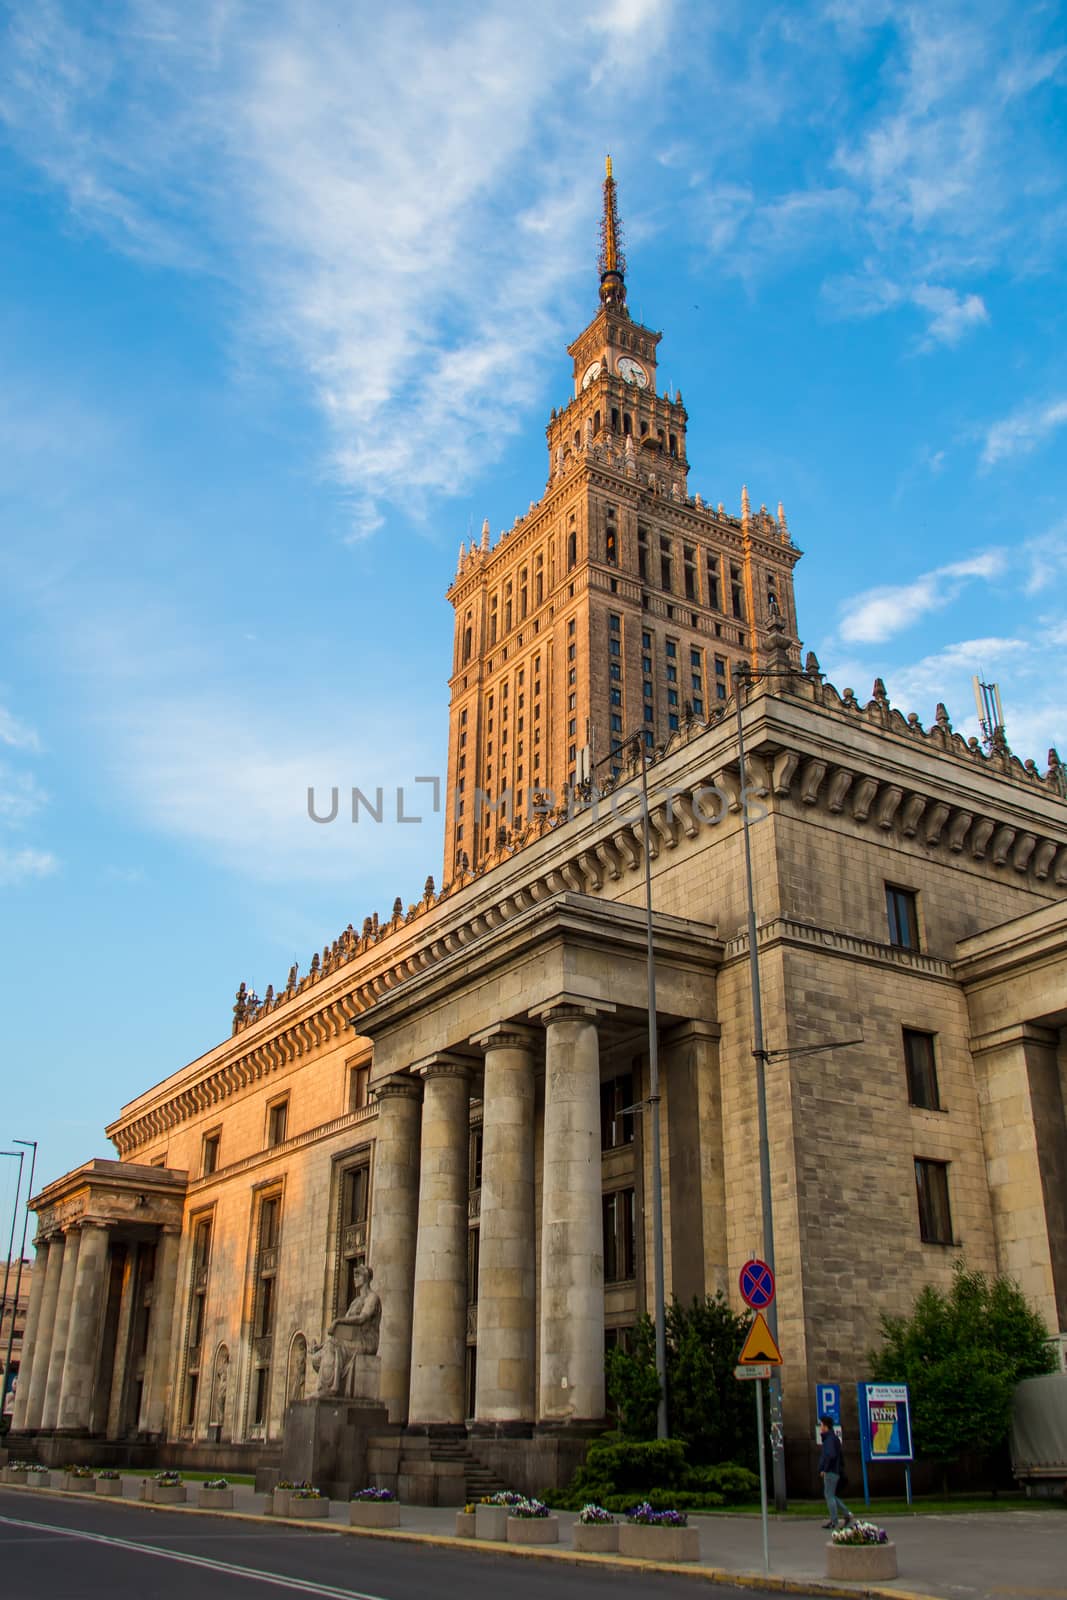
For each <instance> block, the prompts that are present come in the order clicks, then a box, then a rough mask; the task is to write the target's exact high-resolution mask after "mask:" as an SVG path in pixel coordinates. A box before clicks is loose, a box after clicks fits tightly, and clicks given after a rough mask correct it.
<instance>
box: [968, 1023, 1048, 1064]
mask: <svg viewBox="0 0 1067 1600" xmlns="http://www.w3.org/2000/svg"><path fill="white" fill-rule="evenodd" d="M1058 1038H1059V1035H1058V1032H1057V1030H1056V1029H1055V1028H1049V1027H1046V1026H1044V1025H1043V1024H1042V1023H1040V1022H1009V1023H1007V1024H1006V1025H1005V1026H1004V1027H1001V1028H992V1029H990V1031H989V1032H988V1033H983V1034H976V1035H972V1036H971V1039H970V1041H969V1045H970V1051H971V1054H972V1055H975V1056H977V1055H983V1054H985V1052H986V1051H988V1050H1004V1049H1008V1048H1010V1047H1011V1046H1013V1045H1027V1044H1036V1045H1042V1046H1044V1047H1046V1048H1052V1049H1055V1047H1056V1044H1057V1041H1058Z"/></svg>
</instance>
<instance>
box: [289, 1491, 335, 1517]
mask: <svg viewBox="0 0 1067 1600" xmlns="http://www.w3.org/2000/svg"><path fill="white" fill-rule="evenodd" d="M329 1515H330V1502H329V1500H328V1499H327V1498H326V1496H325V1495H324V1494H323V1495H318V1496H317V1497H314V1498H310V1499H307V1500H301V1498H300V1496H299V1495H297V1494H291V1495H290V1497H289V1516H291V1517H301V1518H304V1519H306V1520H307V1521H309V1522H310V1521H311V1519H312V1518H313V1517H328V1516H329Z"/></svg>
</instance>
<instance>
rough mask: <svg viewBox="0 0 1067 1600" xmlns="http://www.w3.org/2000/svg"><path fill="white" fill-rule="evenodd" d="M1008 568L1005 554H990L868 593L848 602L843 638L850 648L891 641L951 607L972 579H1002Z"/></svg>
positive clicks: (842, 625)
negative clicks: (1006, 567) (895, 636)
mask: <svg viewBox="0 0 1067 1600" xmlns="http://www.w3.org/2000/svg"><path fill="white" fill-rule="evenodd" d="M1005 566H1006V557H1005V555H1004V553H1003V551H1000V550H988V551H985V552H984V553H983V554H981V555H977V556H973V557H971V558H970V559H968V560H966V561H954V562H950V563H949V564H948V565H947V566H943V567H935V568H934V569H933V571H931V572H924V573H921V574H920V575H919V576H918V577H917V578H914V579H913V580H912V581H911V582H910V583H901V584H886V585H883V586H881V587H879V588H876V589H866V590H864V591H863V593H862V594H858V595H855V596H853V598H852V599H851V600H848V601H846V602H845V605H844V607H843V609H842V615H841V623H840V634H841V638H842V639H844V640H845V641H846V642H847V643H849V644H875V643H880V642H882V641H883V640H886V639H890V638H892V637H893V635H894V634H897V633H900V632H902V631H903V630H904V629H905V628H909V627H911V626H912V624H913V623H916V622H918V621H919V619H920V618H921V617H924V616H926V615H928V613H930V612H931V611H939V610H941V609H942V608H943V607H944V606H947V605H949V604H950V603H951V602H952V601H953V600H954V599H955V598H956V596H957V595H958V594H959V593H960V591H961V589H962V588H963V586H964V585H965V584H966V583H967V582H968V580H969V579H972V578H984V579H986V580H989V579H992V578H996V577H999V576H1000V574H1001V573H1002V572H1003V571H1004V570H1005Z"/></svg>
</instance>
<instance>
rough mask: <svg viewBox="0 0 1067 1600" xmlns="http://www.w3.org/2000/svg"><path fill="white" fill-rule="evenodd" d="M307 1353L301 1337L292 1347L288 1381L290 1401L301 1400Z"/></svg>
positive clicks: (304, 1382)
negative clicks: (291, 1363)
mask: <svg viewBox="0 0 1067 1600" xmlns="http://www.w3.org/2000/svg"><path fill="white" fill-rule="evenodd" d="M307 1365H308V1351H307V1342H306V1340H305V1339H304V1338H303V1337H301V1338H298V1339H297V1340H296V1341H295V1343H294V1345H293V1365H292V1376H291V1377H290V1380H289V1398H290V1400H303V1398H304V1386H305V1384H306V1382H307Z"/></svg>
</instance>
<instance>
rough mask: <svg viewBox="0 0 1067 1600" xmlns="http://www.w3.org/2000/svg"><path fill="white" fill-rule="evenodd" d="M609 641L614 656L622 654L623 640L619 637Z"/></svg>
mask: <svg viewBox="0 0 1067 1600" xmlns="http://www.w3.org/2000/svg"><path fill="white" fill-rule="evenodd" d="M609 643H610V647H611V654H612V655H613V656H620V655H622V642H621V641H620V640H619V639H612V640H610V641H609Z"/></svg>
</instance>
